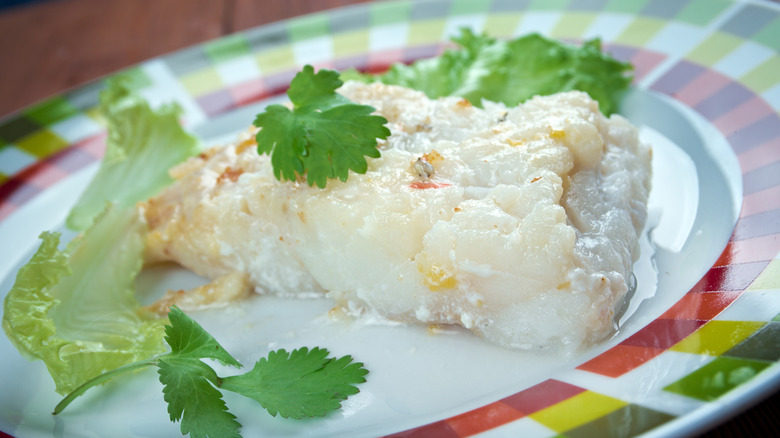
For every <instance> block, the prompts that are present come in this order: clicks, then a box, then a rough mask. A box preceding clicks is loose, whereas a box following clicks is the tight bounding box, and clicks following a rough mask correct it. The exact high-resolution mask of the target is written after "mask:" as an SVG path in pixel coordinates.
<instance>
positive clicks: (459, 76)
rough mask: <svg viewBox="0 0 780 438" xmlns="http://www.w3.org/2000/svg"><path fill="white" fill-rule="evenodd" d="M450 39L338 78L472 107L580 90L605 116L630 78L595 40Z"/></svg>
mask: <svg viewBox="0 0 780 438" xmlns="http://www.w3.org/2000/svg"><path fill="white" fill-rule="evenodd" d="M452 40H453V42H455V43H456V44H458V45H459V46H460V47H459V48H455V49H448V50H446V51H445V52H444V53H442V54H441V55H440V56H438V57H435V58H428V59H421V60H419V61H416V62H414V63H413V64H411V65H405V64H401V63H397V64H393V65H392V66H391V67H390V69H389V70H388V71H387V72H385V73H382V74H379V75H368V74H361V73H358V72H356V71H354V70H351V71H348V72H345V73H344V74H343V75H342V78H343V79H345V80H346V79H357V80H363V81H374V80H378V81H381V82H383V83H386V84H394V85H402V86H405V87H409V88H413V89H416V90H419V91H422V92H424V93H425V94H426V95H428V97H430V98H437V97H442V96H460V97H464V98H466V99H468V100H469V101H470V102H471V103H472V104H474V105H477V106H480V105H481V102H482V99H486V100H490V101H493V102H503V103H504V104H506V105H509V106H514V105H517V104H518V103H521V102H523V101H525V100H526V99H529V98H531V97H533V96H535V95H549V94H554V93H557V92H561V91H570V90H581V91H585V92H587V93H588V94H589V95H590V96H591V97H592V98H593V99H595V100H597V101H598V102H599V105H600V108H601V111H602V112H603V113H604V114H607V115H609V114H612V113H613V112H615V111H616V110H617V104H618V102H619V100H620V95H621V93H622V92H623V91H625V90H626V89H627V88H628V86H629V85H630V83H631V80H632V77H631V75H630V72H631V69H632V67H631V64H629V63H625V62H620V61H617V60H615V59H614V58H612V57H610V56H609V55H607V54H605V53H604V52H602V51H601V43H600V41H599V40H598V39H593V40H590V41H587V42H585V43H584V44H583V45H582V46H581V47H575V46H569V45H566V44H562V43H560V42H558V41H555V40H551V39H547V38H545V37H542V36H541V35H538V34H530V35H526V36H523V37H520V38H516V39H514V40H510V41H504V40H497V39H495V38H491V37H488V36H486V35H475V34H474V33H473V32H472V31H470V30H468V29H463V30H462V31H461V34H460V35H459V36H458V37H455V38H453V39H452Z"/></svg>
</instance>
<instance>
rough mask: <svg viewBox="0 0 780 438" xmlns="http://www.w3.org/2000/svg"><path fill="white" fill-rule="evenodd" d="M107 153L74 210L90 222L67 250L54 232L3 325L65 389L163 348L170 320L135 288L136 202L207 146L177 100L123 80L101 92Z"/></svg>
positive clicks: (71, 220) (22, 279) (79, 225)
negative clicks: (152, 95) (192, 131)
mask: <svg viewBox="0 0 780 438" xmlns="http://www.w3.org/2000/svg"><path fill="white" fill-rule="evenodd" d="M101 104H102V107H101V110H102V112H103V114H104V115H105V117H106V119H107V121H108V141H107V150H106V155H105V157H104V159H103V162H102V163H101V167H100V169H99V171H98V174H97V175H96V177H95V179H94V180H93V181H92V182H91V185H90V186H89V187H88V188H87V190H86V192H85V193H84V194H83V195H82V198H81V199H80V201H79V203H78V205H76V207H74V209H73V210H72V211H71V213H70V216H69V217H68V224H69V226H71V227H72V228H76V229H79V230H83V229H86V231H84V232H83V233H82V234H81V235H80V236H78V237H77V238H75V239H74V240H72V241H71V242H70V243H69V244H68V245H67V247H66V248H65V249H64V250H62V251H61V250H60V249H59V248H58V247H59V240H60V235H59V234H58V233H52V232H44V233H42V234H41V236H40V237H41V239H42V243H41V245H40V247H39V248H38V250H37V252H36V253H35V255H33V257H32V259H31V260H30V261H29V262H28V263H27V264H26V265H24V266H23V267H22V268H21V269H20V270H19V272H18V273H17V277H16V282H15V284H14V286H13V288H12V289H11V290H10V291H9V293H8V295H7V296H6V298H5V301H4V310H3V322H2V324H3V329H4V331H5V333H6V335H7V336H8V338H9V339H10V340H11V341H12V342H13V344H14V345H15V346H16V348H17V349H18V350H19V351H20V352H21V353H22V355H24V356H25V357H27V358H29V359H41V360H43V361H44V362H45V364H46V366H47V368H48V370H49V373H50V374H51V376H52V378H53V379H54V382H55V384H56V386H57V391H58V392H60V393H63V394H64V393H68V392H70V391H72V390H74V389H75V388H76V387H78V386H79V385H80V384H82V383H84V382H86V381H87V380H89V379H91V378H93V377H95V376H97V375H100V374H102V373H104V372H106V371H108V370H111V369H114V368H117V367H119V366H122V365H124V364H127V363H130V362H133V361H137V360H140V359H145V358H148V357H150V356H152V355H154V354H156V353H159V352H161V351H162V349H163V346H164V343H163V334H164V332H163V326H164V324H165V322H166V321H167V318H159V317H157V316H156V315H153V314H151V313H149V312H147V311H145V310H144V308H143V307H142V306H141V305H140V304H139V303H138V301H137V300H136V295H135V277H136V276H137V274H138V273H139V271H140V270H141V268H142V265H143V255H144V250H145V242H146V233H147V225H146V223H145V222H144V220H143V218H142V217H141V215H140V214H139V212H138V211H137V210H136V209H135V208H134V203H135V202H137V201H139V200H142V199H145V198H148V197H150V196H152V195H154V194H156V193H157V192H158V191H159V190H161V189H162V188H163V187H164V186H166V185H167V184H169V183H170V182H171V181H172V180H171V178H170V177H169V176H168V174H167V172H168V169H169V168H170V167H171V166H173V165H175V164H177V163H179V162H181V161H183V160H184V159H186V158H187V157H189V156H191V155H193V154H194V153H196V152H197V150H198V149H197V146H198V142H197V141H196V140H195V138H194V137H192V136H190V135H189V134H187V133H186V132H185V131H184V130H183V129H182V128H181V126H180V125H179V121H178V114H179V109H178V108H177V107H174V106H167V107H163V108H161V109H160V110H156V111H155V110H152V109H151V108H150V107H149V105H148V104H147V103H146V101H144V100H143V99H141V98H140V97H139V96H137V95H135V94H133V93H132V92H131V91H129V90H128V89H127V88H126V87H125V86H124V84H123V83H122V82H121V81H111V82H109V84H108V87H107V89H106V90H105V91H104V92H103V93H102V94H101Z"/></svg>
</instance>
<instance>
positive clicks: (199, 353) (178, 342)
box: [163, 306, 242, 368]
mask: <svg viewBox="0 0 780 438" xmlns="http://www.w3.org/2000/svg"><path fill="white" fill-rule="evenodd" d="M168 319H169V320H170V322H171V323H170V325H166V326H165V342H167V343H168V345H170V346H171V352H170V353H168V354H167V355H165V356H163V357H169V356H175V357H178V358H189V359H205V358H209V359H216V360H218V361H220V362H222V363H223V364H225V365H232V366H234V367H238V368H241V366H242V365H241V364H240V363H239V362H238V361H237V360H235V359H234V358H233V356H231V355H230V353H228V352H227V351H225V349H224V348H223V347H222V346H221V345H219V343H218V342H217V340H216V339H214V337H212V336H211V335H210V334H208V332H206V330H204V329H203V327H201V326H200V324H198V323H197V322H195V320H194V319H192V318H190V317H189V316H187V315H186V314H185V313H184V312H182V311H181V309H179V308H178V307H176V306H172V307H171V311H170V312H169V313H168Z"/></svg>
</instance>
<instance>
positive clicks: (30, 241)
mask: <svg viewBox="0 0 780 438" xmlns="http://www.w3.org/2000/svg"><path fill="white" fill-rule="evenodd" d="M555 3H556V6H551V5H550V4H548V3H547V2H538V3H537V2H504V1H499V0H495V1H492V2H462V1H438V0H437V1H423V2H413V3H412V2H387V3H385V2H382V3H372V4H368V5H363V6H357V7H352V8H347V9H341V10H334V11H329V12H326V13H322V14H316V15H312V16H306V17H301V18H299V19H295V20H291V21H288V22H284V23H279V24H275V25H271V26H264V27H261V28H257V29H253V30H250V31H247V32H244V33H241V34H237V35H234V36H231V37H228V38H224V39H221V40H217V41H214V42H211V43H207V44H204V45H201V46H198V47H193V48H191V49H187V50H185V51H182V52H178V53H175V54H172V55H169V56H167V57H163V58H159V59H155V60H151V61H149V62H146V63H144V64H142V65H140V66H138V67H136V68H134V69H132V70H131V71H130V74H131V75H132V76H133V77H134V78H135V80H136V82H135V83H136V85H137V87H138V89H139V91H140V92H141V93H142V94H143V95H144V96H145V97H147V98H148V99H149V100H150V101H152V102H153V103H161V102H166V101H171V100H175V101H177V102H179V103H180V104H181V105H182V106H183V107H184V108H185V112H186V114H185V119H186V122H187V125H188V127H189V128H191V129H192V130H193V131H194V132H195V133H197V134H198V135H199V136H201V137H202V138H203V139H204V141H205V142H207V143H208V142H214V141H218V140H222V139H224V138H226V137H230V136H232V135H233V134H234V133H235V132H237V131H238V130H240V129H242V128H243V127H245V126H247V125H248V124H249V123H250V122H251V120H252V117H253V115H254V114H255V113H257V112H258V111H259V109H260V108H262V106H263V105H264V104H265V103H266V102H267V99H269V98H270V99H276V98H277V96H278V95H279V94H280V92H281V91H282V90H283V88H284V86H285V85H286V84H287V83H288V82H289V79H290V78H291V75H292V74H293V73H294V72H295V71H297V70H298V69H299V67H300V66H301V65H303V64H306V63H313V64H315V65H317V66H328V67H336V68H342V67H347V66H357V67H359V68H368V69H380V68H382V67H383V66H386V65H387V64H388V63H390V62H393V61H398V60H401V61H408V60H411V59H416V58H419V57H423V56H429V55H433V54H435V53H437V52H438V51H439V50H440V49H441V47H442V46H443V44H444V42H445V40H446V39H447V37H448V36H449V35H452V34H453V33H454V32H455V31H456V29H457V28H458V27H460V26H463V25H466V26H470V27H472V28H473V29H475V30H478V31H481V30H486V31H488V32H490V33H491V34H493V35H495V36H498V37H509V36H514V35H521V34H525V33H528V32H531V31H538V32H541V33H544V34H547V35H550V36H553V37H556V38H561V39H566V40H581V39H585V38H591V37H594V36H600V37H601V38H602V40H603V42H604V43H605V47H606V49H607V50H608V51H610V52H612V53H613V54H614V55H615V56H616V57H619V58H621V59H625V60H630V61H631V62H632V63H634V64H635V66H636V74H637V80H636V84H635V89H634V90H633V91H632V92H631V93H629V95H627V96H626V99H625V102H624V103H623V107H622V111H621V112H622V113H623V114H624V115H625V116H627V117H628V118H629V119H630V120H632V121H633V122H634V123H635V124H637V125H639V126H640V127H641V129H642V137H643V138H644V139H646V140H647V141H649V142H651V143H652V144H653V147H654V160H653V170H654V180H653V187H654V189H653V192H652V195H651V201H650V213H651V215H650V223H649V224H648V230H647V233H646V234H645V235H646V238H645V239H644V241H643V248H642V250H643V253H642V259H641V260H640V262H639V263H638V264H637V266H636V267H635V273H636V276H637V278H638V284H639V287H638V289H637V292H636V294H635V296H634V297H633V300H632V301H631V304H630V306H629V307H628V308H627V309H626V312H625V314H624V315H623V317H622V322H621V328H620V330H619V332H618V333H617V334H616V336H615V337H614V338H613V339H610V340H607V341H605V342H604V343H603V344H601V345H599V346H597V347H595V348H593V349H592V350H590V351H587V352H584V353H583V354H581V355H578V356H575V357H570V358H564V359H562V358H559V357H549V356H542V355H536V354H530V353H524V352H516V351H508V350H504V349H501V348H498V347H495V346H492V345H488V344H486V343H484V342H483V341H481V340H479V339H477V338H475V337H473V336H472V335H470V334H468V333H466V332H463V331H458V330H452V331H446V332H443V333H436V334H431V333H429V332H428V331H427V330H426V329H425V328H419V327H407V326H401V325H371V324H365V323H361V322H349V321H344V320H334V319H332V318H328V317H327V316H326V313H327V311H328V310H329V309H330V308H331V306H332V304H331V303H330V302H328V301H327V300H324V299H321V300H319V299H312V300H283V299H278V298H273V297H257V298H254V299H252V300H250V301H249V302H247V303H244V304H242V305H240V306H236V307H235V308H230V309H227V310H222V311H209V312H200V313H197V314H194V315H193V316H195V317H196V319H198V320H199V321H200V322H201V323H202V324H203V325H204V326H205V327H206V329H207V330H209V331H210V332H211V333H213V334H214V335H215V336H216V337H217V339H218V340H219V341H220V342H222V343H223V345H224V346H225V347H226V348H227V349H228V350H229V351H231V352H235V356H236V357H237V359H239V360H240V361H242V362H244V363H246V364H249V363H252V362H253V361H254V360H257V359H258V358H259V357H261V356H265V354H266V353H267V352H268V351H269V350H271V349H276V348H281V347H284V348H288V349H289V348H297V347H300V346H307V345H308V346H313V345H318V346H323V347H327V348H329V349H330V350H331V352H333V353H334V354H337V355H342V354H352V355H353V356H355V357H356V358H357V359H358V360H360V361H362V362H364V363H365V364H366V366H367V367H368V368H369V369H370V370H371V374H370V375H369V377H370V378H369V381H368V382H367V383H366V384H363V385H361V387H360V389H361V392H360V393H359V394H358V395H356V396H353V397H351V398H350V399H349V400H348V401H347V402H346V403H345V406H344V409H342V410H341V411H339V412H336V413H334V414H332V415H329V416H328V417H326V418H324V419H315V420H307V421H293V420H284V419H280V418H272V417H270V416H269V415H268V414H266V413H264V412H263V411H260V410H258V408H257V407H256V405H254V403H253V402H251V401H248V400H245V399H242V398H240V397H238V396H232V395H227V396H226V401H227V403H228V406H229V408H230V410H231V411H232V412H233V413H235V414H236V415H237V416H238V417H239V421H241V422H242V424H243V425H244V428H243V433H244V436H255V435H260V434H263V436H328V435H330V436H379V435H390V434H395V433H398V434H401V435H403V436H431V434H433V433H436V434H437V435H438V436H452V437H462V436H470V435H474V434H484V435H485V436H489V435H497V436H518V435H520V434H523V436H555V435H557V434H561V433H562V434H565V435H567V436H570V437H571V436H623V435H626V434H628V435H635V434H640V433H647V434H649V435H663V434H666V433H670V432H674V433H686V432H691V431H695V430H699V429H701V428H703V427H707V425H709V424H712V423H713V422H717V421H720V420H721V419H722V418H723V416H724V415H728V414H729V413H731V412H734V411H736V410H738V409H740V407H741V406H744V405H745V404H746V403H749V402H750V401H752V400H754V399H756V398H758V397H761V396H762V395H764V394H766V393H767V392H768V391H772V390H774V388H776V387H777V383H778V379H780V369H779V368H778V366H777V365H776V360H777V359H779V358H780V346H778V344H777V342H776V339H777V336H776V333H777V331H776V330H777V327H778V326H777V324H778V322H775V321H773V319H774V318H775V317H776V316H777V315H778V313H780V298H777V297H776V296H773V294H772V293H771V292H772V291H776V290H777V289H779V288H780V264H778V261H777V260H776V259H777V258H778V252H780V226H778V223H779V221H778V217H780V210H778V209H779V208H780V202H778V199H780V195H778V193H780V179H779V178H777V176H776V175H777V174H778V173H780V172H778V171H780V166H779V164H780V153H778V149H780V144H779V143H778V142H779V141H780V131H778V129H777V127H778V126H780V123H778V122H780V120H778V115H777V113H778V108H780V78H779V77H778V76H777V75H776V74H772V72H774V71H775V70H774V68H775V67H776V66H777V65H778V56H777V50H778V47H777V45H778V41H780V19H778V16H779V11H778V8H777V7H775V6H774V5H770V4H766V3H749V2H738V3H730V2H709V1H708V2H702V1H696V0H689V1H685V0H683V1H674V2H671V1H669V2H664V1H661V2H658V1H654V2H650V1H647V2H645V1H638V2H635V1H610V2H604V1H590V0H579V1H578V0H571V1H570V2H565V3H566V4H565V5H558V2H555ZM757 20H758V21H757ZM99 88H100V84H93V85H90V86H87V87H83V88H81V89H79V90H75V91H73V92H70V93H68V94H66V95H63V96H57V97H55V98H53V99H52V100H50V101H48V102H46V103H44V104H43V105H40V106H38V107H36V108H32V109H30V110H27V111H25V112H23V113H21V114H18V115H16V116H14V117H12V118H10V119H7V120H4V121H3V122H2V123H0V140H2V141H3V142H4V143H6V144H7V146H4V147H2V149H0V156H1V157H2V159H0V172H2V173H3V174H4V175H5V177H6V181H5V183H4V184H3V185H2V186H0V241H2V242H3V243H4V251H3V253H2V254H0V279H2V280H1V281H2V284H1V286H0V291H2V293H3V294H5V293H6V291H7V290H8V289H9V288H10V286H11V284H12V282H13V276H14V273H15V271H16V268H18V266H19V265H20V264H22V263H24V262H25V261H26V259H27V258H28V257H29V255H30V254H31V252H32V251H33V250H34V249H35V247H36V246H37V239H36V237H37V235H38V234H39V232H40V231H42V230H45V229H59V228H61V224H62V221H63V219H64V216H65V214H66V213H67V210H68V209H69V207H70V205H72V203H73V202H74V201H75V199H76V198H77V196H78V194H79V191H80V189H81V188H83V187H84V185H85V184H86V182H87V181H88V179H89V177H90V176H91V175H92V173H93V172H94V168H95V164H94V161H95V156H97V155H99V150H100V145H101V142H102V139H101V136H102V128H101V126H100V125H99V124H98V123H97V122H96V121H95V120H94V119H92V112H91V111H90V109H91V108H92V106H93V105H94V104H95V103H96V100H95V96H96V93H97V90H99ZM53 145H54V146H53ZM54 150H58V152H56V153H54V154H52V153H51V152H52V151H54ZM30 166H32V167H30ZM0 181H1V180H0ZM139 281H140V282H141V284H142V286H143V289H144V290H149V291H150V292H149V293H150V294H154V293H156V292H157V291H159V290H161V289H163V288H165V286H166V285H175V287H177V288H180V287H182V285H184V284H194V283H197V282H199V281H202V280H200V279H198V278H197V277H195V276H193V275H191V274H189V273H186V272H182V271H179V270H175V269H168V270H155V271H152V272H149V273H147V274H145V276H144V277H143V278H142V279H140V280H139ZM774 295H776V294H774ZM147 298H148V297H147ZM0 357H2V358H3V360H2V363H0V388H2V391H0V430H2V431H4V432H6V433H9V434H11V435H14V436H142V437H147V436H176V435H178V434H179V432H178V425H177V424H173V423H170V422H169V421H168V417H167V413H166V410H165V405H164V402H163V400H162V393H161V387H160V384H159V383H158V382H157V380H156V375H155V374H154V372H153V371H149V372H142V373H139V374H136V375H134V376H131V377H129V378H125V379H122V380H121V381H116V382H113V383H110V384H109V385H106V386H105V387H102V388H99V389H96V390H92V391H90V392H89V393H87V394H86V395H85V396H84V397H82V398H81V399H80V400H78V401H77V402H75V403H74V404H73V405H71V407H69V409H68V411H67V412H66V413H65V414H64V415H61V416H58V417H53V416H51V415H50V412H51V409H52V407H53V406H54V405H55V404H56V403H57V402H58V401H59V397H58V396H57V395H56V393H55V392H54V389H53V384H52V382H51V379H50V378H49V377H48V374H47V373H46V371H45V368H44V367H43V365H42V364H41V363H40V362H33V363H28V362H26V361H24V360H23V359H22V358H21V357H20V356H18V354H17V353H16V351H15V350H14V349H13V347H12V346H11V345H10V343H9V342H8V341H7V340H6V339H5V338H2V339H0ZM223 371H224V372H225V373H230V372H232V371H230V370H223ZM719 379H720V380H719Z"/></svg>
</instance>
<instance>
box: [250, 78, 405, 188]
mask: <svg viewBox="0 0 780 438" xmlns="http://www.w3.org/2000/svg"><path fill="white" fill-rule="evenodd" d="M342 84H343V82H342V81H341V80H340V79H339V73H338V72H337V71H333V70H320V71H319V72H317V73H316V74H315V73H314V68H313V67H312V66H310V65H307V66H305V67H304V68H303V70H302V71H301V72H299V73H298V74H297V75H295V78H293V80H292V82H290V88H289V90H288V91H287V96H288V97H289V98H290V101H292V103H293V109H292V110H290V109H289V108H287V107H286V106H284V105H270V106H268V107H267V108H266V109H265V112H263V113H260V114H258V116H257V118H256V119H255V122H254V124H255V126H257V127H259V128H262V129H261V130H260V131H259V132H258V133H257V151H258V153H260V154H269V155H270V156H271V165H272V166H273V170H274V175H275V176H276V178H277V179H278V180H280V181H281V180H283V179H284V180H290V181H295V180H296V179H297V177H298V176H304V175H305V176H306V181H307V182H308V184H309V185H310V186H311V185H314V184H316V185H317V187H319V188H324V187H325V184H326V183H327V180H328V179H329V178H339V179H340V180H341V181H346V179H347V176H348V175H349V171H350V170H352V171H354V172H356V173H366V170H368V163H367V162H366V159H365V157H366V156H368V157H371V158H378V157H379V156H380V153H379V150H378V149H377V148H376V146H377V141H376V139H378V138H380V139H385V138H387V137H388V136H389V135H390V130H389V129H387V127H385V126H384V124H385V123H387V120H386V119H385V118H384V117H382V116H377V115H372V114H371V113H372V112H374V108H372V107H371V106H369V105H358V104H356V103H353V102H351V101H350V100H349V99H347V98H346V97H344V96H342V95H340V94H338V93H336V89H337V88H339V87H340V86H341V85H342Z"/></svg>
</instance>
